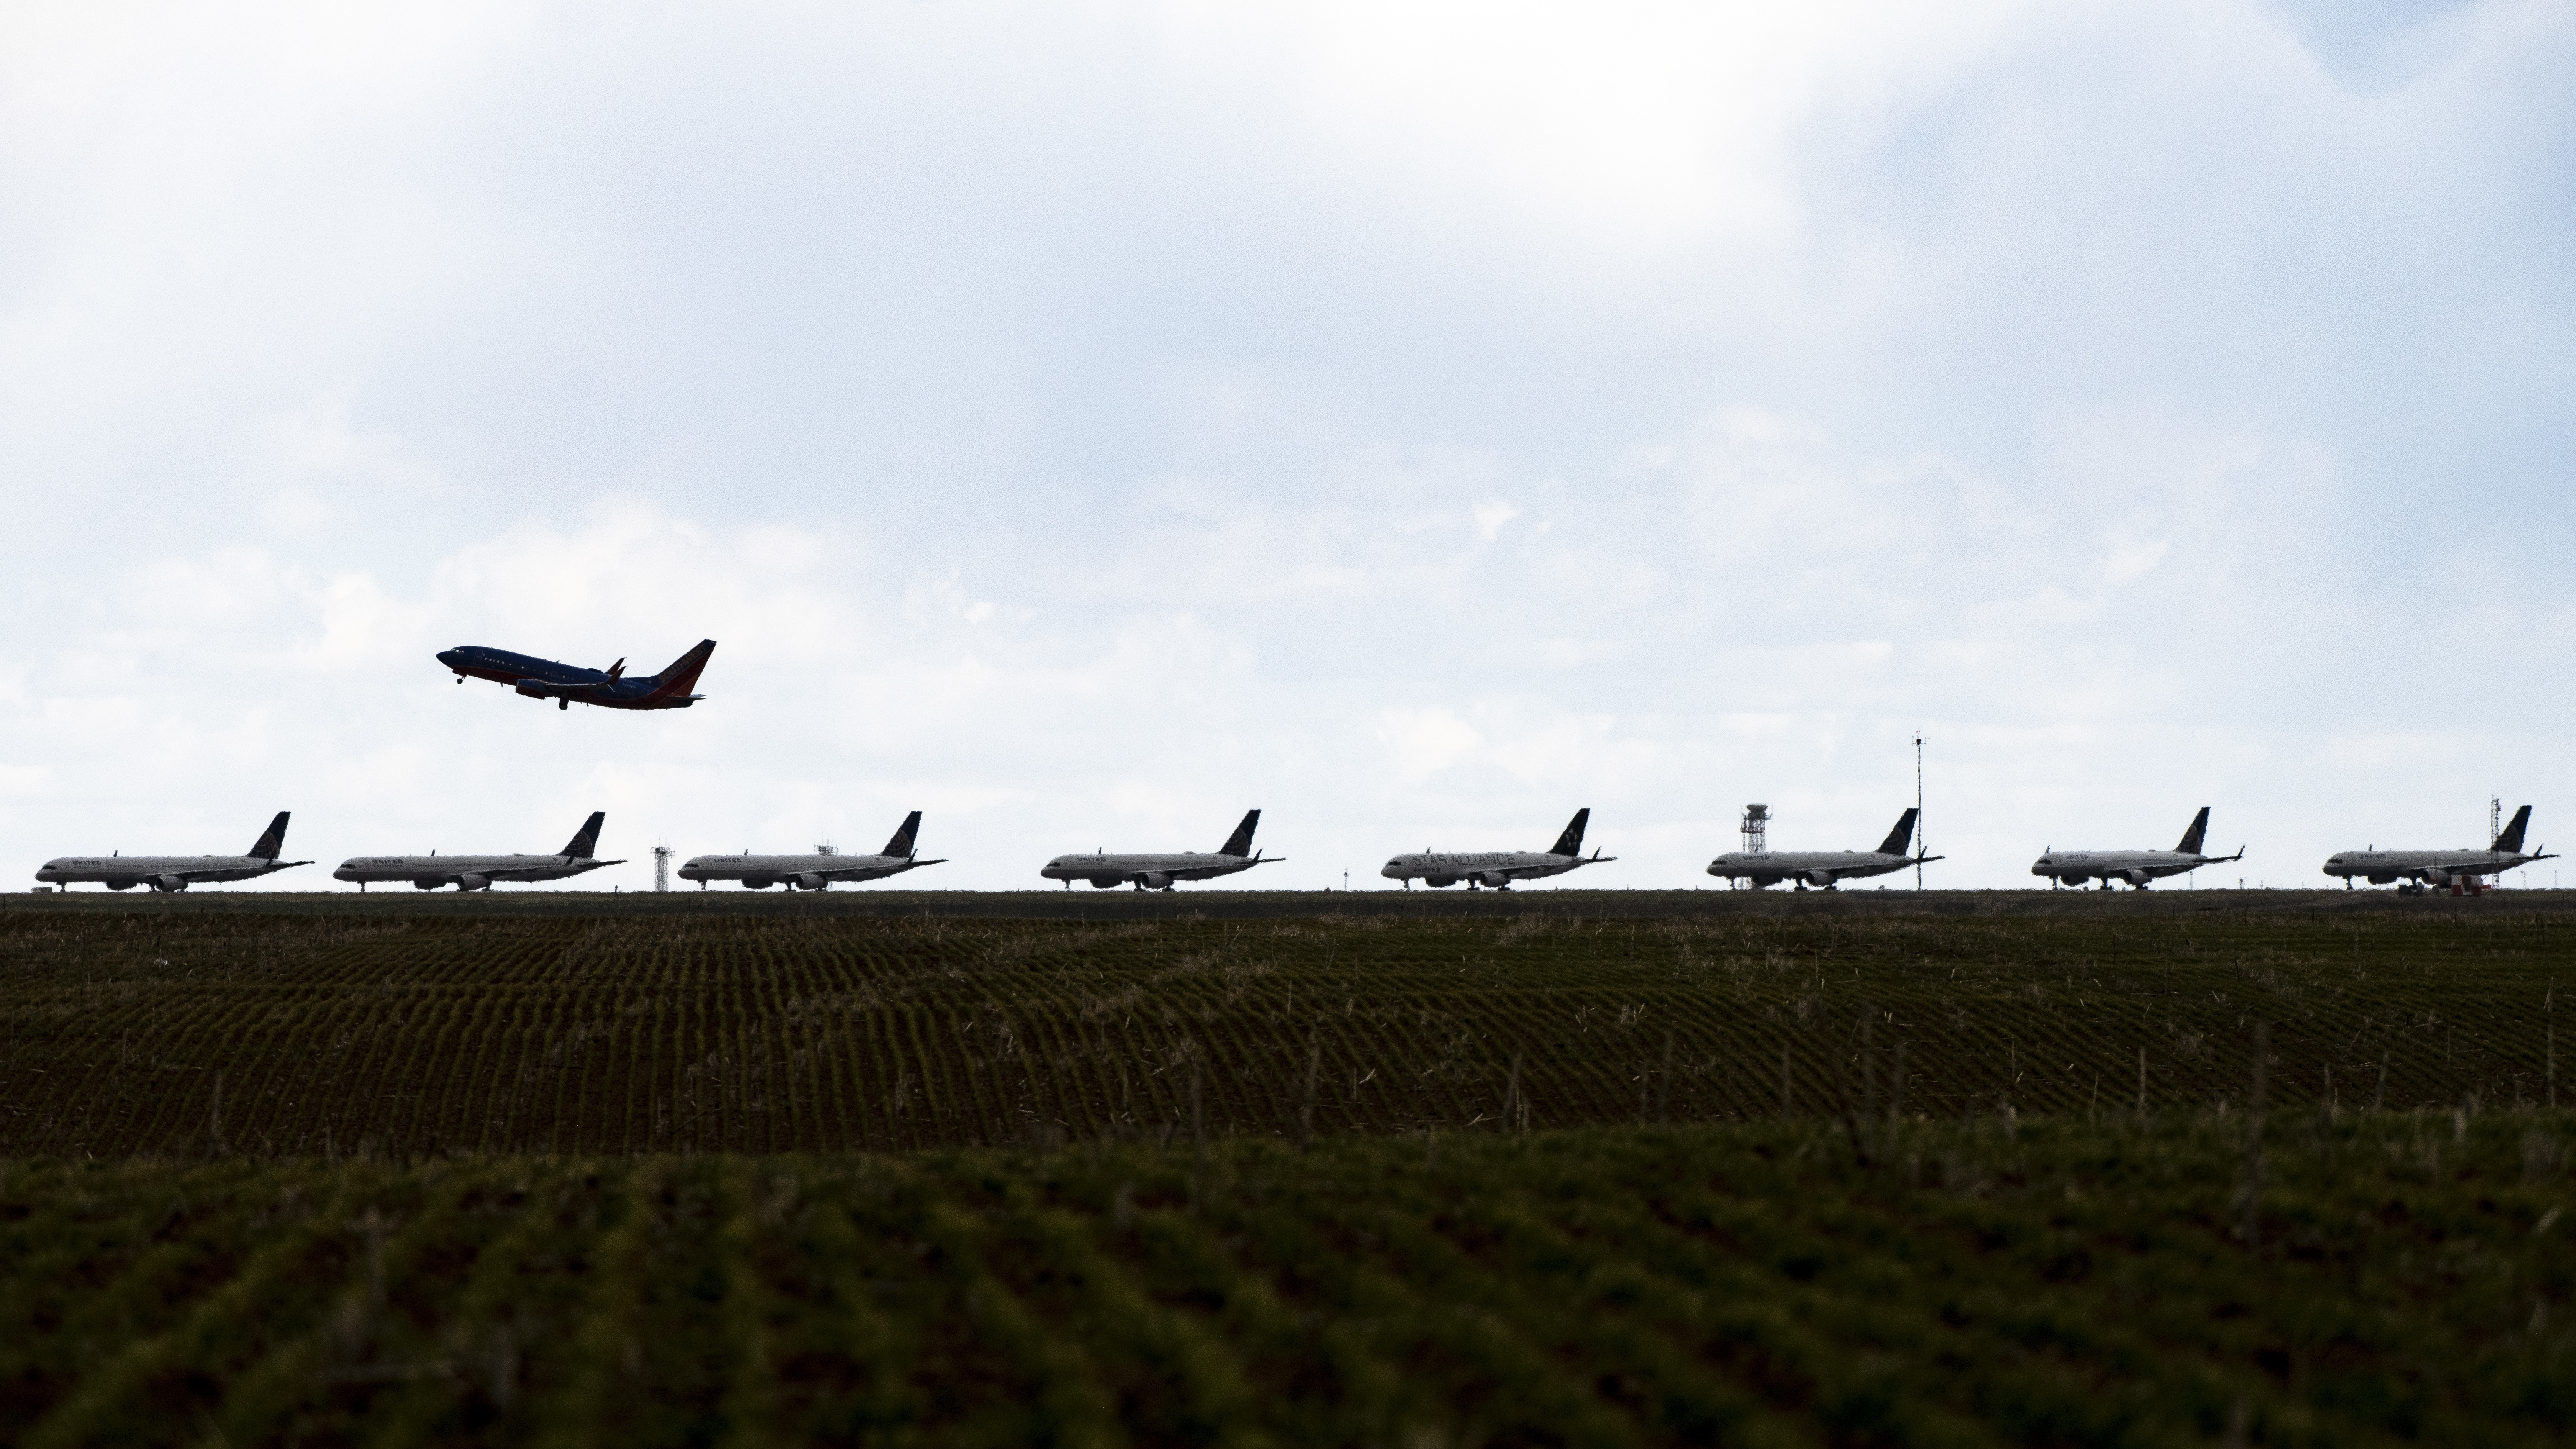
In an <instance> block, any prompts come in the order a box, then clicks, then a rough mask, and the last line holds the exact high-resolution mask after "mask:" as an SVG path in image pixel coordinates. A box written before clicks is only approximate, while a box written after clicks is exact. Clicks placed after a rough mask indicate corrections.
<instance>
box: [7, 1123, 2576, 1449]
mask: <svg viewBox="0 0 2576 1449" xmlns="http://www.w3.org/2000/svg"><path fill="white" fill-rule="evenodd" d="M2571 1127H2576V1114H2568V1115H2562V1114H2550V1113H2545V1112H2529V1113H2521V1114H2511V1113H2491V1114H2485V1115H2482V1116H2478V1117H2475V1118H2472V1117H2470V1116H2468V1115H2466V1114H2465V1113H2461V1112H2456V1111H2454V1112H2440V1113H2424V1112H2418V1113H2384V1114H2376V1115H2373V1114H2341V1113H2338V1114H2334V1115H2332V1116H2329V1115H2328V1114H2326V1113H2323V1112H2315V1113H2308V1112H2301V1113H2297V1114H2283V1113H2278V1112H2276V1113H2272V1114H2269V1115H2268V1116H2267V1117H2266V1118H2265V1119H2263V1121H2262V1122H2261V1124H2260V1126H2259V1130H2257V1129H2256V1128H2254V1127H2252V1126H2249V1123H2248V1120H2247V1119H2245V1118H2243V1117H2241V1116H2240V1117H2237V1118H2234V1119H2231V1120H2230V1121H2228V1122H2223V1123H2222V1122H2218V1121H2216V1120H2214V1119H2195V1120H2188V1121H2185V1120H2172V1119H2169V1120H2166V1121H2164V1122H2161V1123H2148V1124H2140V1123H2137V1122H2135V1121H2133V1120H2127V1119H2108V1120H2105V1121H2101V1122H2095V1123H2086V1122H2083V1121H2081V1120H2077V1119H2048V1120H2041V1119H2022V1120H2017V1121H2016V1120H2012V1119H1985V1120H1979V1121H1968V1122H1939V1123H1933V1122H1915V1121H1894V1122H1891V1121H1886V1120H1881V1121H1877V1122H1872V1123H1866V1124H1863V1123H1859V1122H1854V1123H1851V1124H1841V1123H1827V1122H1804V1123H1781V1122H1770V1123H1760V1124H1752V1125H1737V1126H1717V1125H1696V1126H1672V1127H1625V1128H1616V1129H1593V1130H1587V1131H1571V1132H1536V1133H1532V1134H1530V1135H1527V1136H1521V1135H1517V1134H1515V1135H1510V1136H1500V1135H1485V1134H1468V1133H1454V1132H1452V1133H1421V1134H1416V1135H1414V1136H1411V1137H1378V1138H1347V1139H1341V1140H1337V1141H1328V1142H1319V1143H1317V1144H1316V1145H1315V1146H1313V1147H1312V1148H1311V1149H1308V1150H1304V1151H1301V1150H1299V1149H1296V1148H1294V1147H1291V1146H1288V1145H1285V1144H1280V1143H1271V1142H1258V1141H1254V1142H1242V1141H1238V1142H1232V1143H1227V1142H1204V1143H1202V1142H1195V1141H1189V1140H1182V1141H1176V1142H1175V1143H1173V1144H1172V1145H1170V1146H1168V1147H1165V1146H1159V1145H1140V1144H1134V1143H1105V1142H1095V1143H1089V1144H1084V1145H1081V1146H1077V1147H1069V1148H1064V1149H1059V1150H1054V1151H999V1150H969V1151H951V1152H941V1153H928V1154H913V1155H908V1156H897V1157H888V1156H773V1157H739V1156H723V1155H715V1156H650V1157H621V1158H612V1159H596V1160H582V1159H563V1158H506V1157H465V1158H456V1159H442V1160H434V1161H424V1162H418V1163H415V1164H412V1165H410V1166H408V1167H395V1166H392V1165H388V1164H384V1163H380V1162H379V1163H338V1164H325V1163H320V1162H316V1161H311V1160H298V1161H279V1162H272V1163H256V1164H254V1163H247V1162H243V1161H240V1160H234V1161H229V1162H222V1163H207V1164H181V1163H164V1164H144V1163H119V1164H108V1165H101V1164H91V1163H85V1162H67V1161H59V1160H57V1161H46V1162H19V1163H8V1164H0V1423H7V1424H10V1425H13V1426H16V1431H15V1433H14V1434H13V1438H14V1440H15V1441H16V1442H23V1443H26V1444H29V1445H37V1446H46V1445H74V1444H92V1443H106V1442H123V1443H162V1442H177V1441H181V1440H188V1441H197V1440H213V1439H217V1438H220V1439H221V1440H222V1441H225V1442H232V1443H270V1442H306V1441H312V1440H334V1441H338V1440H355V1439H366V1440H369V1441H371V1442H377V1443H386V1444H412V1443H430V1442H445V1441H450V1440H454V1439H457V1438H464V1437H472V1438H476V1439H479V1440H483V1441H488V1442H514V1443H516V1442H526V1443H555V1442H562V1443H573V1442H580V1443H599V1442H617V1443H621V1444H661V1443H671V1444H678V1443H699V1442H706V1441H709V1440H715V1439H725V1440H729V1441H738V1442H762V1441H773V1442H821V1441H847V1440H858V1439H869V1440H873V1441H877V1442H887V1443H933V1442H936V1443H941V1444H950V1443H960V1444H979V1443H981V1444H996V1445H1000V1444H1024V1443H1034V1442H1063V1443H1101V1444H1108V1443H1120V1442H1126V1441H1129V1440H1144V1441H1152V1442H1189V1443H1234V1444H1260V1443H1349V1442H1416V1443H1435V1442H1436V1443H1457V1444H1464V1443H1481V1442H1581V1443H1586V1444H1604V1445H1616V1444H1623V1443H1640V1444H1642V1443H1658V1442H1676V1441H1692V1442H1728V1443H1749V1444H1763V1443H1776V1444H1808V1443H1827V1442H1831V1443H1882V1444H1948V1443H1972V1442H1973V1443H1983V1442H1993V1441H1997V1440H2002V1441H2008V1442H2025V1443H2041V1442H2052V1443H2087V1444H2126V1443H2138V1444H2147V1443H2156V1444H2161V1443H2172V1442H2181V1441H2203V1440H2211V1439H2218V1438H2222V1437H2228V1436H2230V1435H2233V1436H2234V1437H2235V1438H2237V1439H2238V1440H2239V1441H2240V1442H2262V1443H2280V1442H2299V1443H2319V1444H2328V1443H2332V1444H2371V1443H2383V1442H2385V1443H2395V1442H2411V1443H2428V1442H2429V1443H2441V1444H2542V1443H2560V1442H2565V1440H2566V1438H2567V1436H2569V1435H2570V1434H2571V1433H2576V1372H2571V1370H2576V1362H2571V1348H2576V1322H2571V1314H2576V1303H2571V1301H2570V1299H2571V1294H2576V1247H2571V1245H2570V1234H2569V1231H2568V1226H2567V1225H2565V1224H2563V1221H2562V1213H2563V1208H2564V1205H2565V1204H2566V1202H2567V1200H2568V1198H2569V1196H2570V1193H2571V1187H2576V1184H2571V1181H2570V1179H2569V1178H2568V1176H2567V1163H2566V1160H2565V1159H2566V1154H2565V1147H2566V1139H2567V1134H2568V1132H2569V1130H2570V1128H2571Z"/></svg>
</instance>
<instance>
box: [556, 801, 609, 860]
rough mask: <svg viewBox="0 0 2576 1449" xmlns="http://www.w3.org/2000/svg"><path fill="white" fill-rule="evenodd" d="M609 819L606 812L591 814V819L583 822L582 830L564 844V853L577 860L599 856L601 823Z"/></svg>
mask: <svg viewBox="0 0 2576 1449" xmlns="http://www.w3.org/2000/svg"><path fill="white" fill-rule="evenodd" d="M607 818H608V812H607V811H605V810H593V811H592V812H590V818H589V819H588V820H585V821H583V822H582V823H581V828H580V829H579V830H576V831H574V832H573V833H572V839H570V840H568V841H565V842H564V848H563V853H564V854H566V855H569V856H571V857H572V858H573V859H575V860H588V859H590V858H591V857H592V856H593V855H596V854H598V853H599V823H600V822H601V821H603V820H606V819H607Z"/></svg>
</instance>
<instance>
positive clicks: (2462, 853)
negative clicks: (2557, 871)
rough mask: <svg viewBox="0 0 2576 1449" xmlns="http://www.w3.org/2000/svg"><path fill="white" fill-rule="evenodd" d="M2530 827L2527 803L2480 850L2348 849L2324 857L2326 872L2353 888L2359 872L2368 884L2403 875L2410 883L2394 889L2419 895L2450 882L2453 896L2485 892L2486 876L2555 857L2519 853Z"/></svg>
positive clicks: (2392, 879) (2529, 812) (2389, 880)
mask: <svg viewBox="0 0 2576 1449" xmlns="http://www.w3.org/2000/svg"><path fill="white" fill-rule="evenodd" d="M2530 826H2531V807H2530V806H2528V805H2525V806H2523V807H2522V808H2521V809H2519V810H2516V811H2515V812H2513V823H2511V824H2509V825H2507V826H2505V828H2504V829H2503V831H2501V832H2500V833H2498V834H2497V836H2496V838H2495V841H2494V843H2493V844H2490V845H2489V846H2488V847H2487V848H2486V849H2484V850H2347V851H2345V852H2343V853H2342V854H2340V855H2332V856H2328V857H2327V858H2326V874H2328V875H2339V876H2342V877H2343V888H2344V889H2345V890H2350V889H2352V878H2353V877H2354V876H2360V877H2361V878H2362V879H2364V880H2366V881H2369V882H2370V883H2371V884H2372V885H2386V884H2388V883H2389V882H2391V881H2394V880H2398V879H2401V878H2402V879H2405V880H2407V881H2410V882H2412V884H2409V885H2402V886H2399V887H2398V889H2399V890H2401V891H2406V892H2409V893H2411V894H2415V895H2422V894H2423V893H2424V891H2425V889H2426V888H2427V887H2430V886H2449V887H2450V888H2451V894H2453V895H2472V896H2477V895H2484V894H2486V890H2487V887H2486V882H2485V880H2484V877H2486V876H2491V875H2500V874H2502V873H2503V872H2505V871H2508V870H2512V869H2513V868H2514V867H2516V866H2523V865H2529V864H2531V863H2532V862H2533V861H2535V860H2556V859H2557V858H2558V857H2556V856H2554V855H2546V854H2541V853H2538V852H2534V853H2533V854H2530V855H2525V854H2523V853H2522V833H2523V831H2525V830H2527V829H2529V828H2530Z"/></svg>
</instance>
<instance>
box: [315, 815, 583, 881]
mask: <svg viewBox="0 0 2576 1449" xmlns="http://www.w3.org/2000/svg"><path fill="white" fill-rule="evenodd" d="M607 818H608V812H607V811H605V810H593V811H592V812H590V818H589V819H588V820H586V821H583V822H582V827H581V828H580V829H579V830H576V831H574V832H573V834H572V839H570V840H568V841H565V842H564V848H563V849H562V850H561V851H560V852H558V853H556V854H554V855H359V856H352V857H350V858H349V859H347V860H344V861H342V862H340V868H339V869H338V870H335V871H333V872H331V878H332V879H333V880H353V881H356V882H357V883H358V889H360V890H365V889H366V888H367V883H368V882H369V881H379V882H381V881H397V880H400V881H409V882H411V883H412V885H413V886H415V887H417V888H419V889H421V890H425V891H434V890H436V889H438V888H439V887H440V886H447V885H452V886H454V887H456V888H457V889H458V890H460V891H480V890H490V889H491V888H492V884H493V882H495V881H537V880H562V879H563V878H564V877H565V876H568V875H580V874H582V873H583V872H585V871H593V870H597V869H599V868H600V867H601V866H603V865H624V864H625V863H626V862H624V861H622V860H593V859H591V855H590V853H591V852H592V851H594V850H596V849H598V848H599V824H600V822H601V821H603V820H606V819H607Z"/></svg>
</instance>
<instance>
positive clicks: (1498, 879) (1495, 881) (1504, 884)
mask: <svg viewBox="0 0 2576 1449" xmlns="http://www.w3.org/2000/svg"><path fill="white" fill-rule="evenodd" d="M1476 879H1478V880H1480V881H1483V882H1484V883H1485V884H1486V885H1488V886H1491V887H1493V888H1494V889H1495V890H1498V891H1507V890H1510V889H1511V888H1512V878H1511V877H1510V876H1507V875H1505V874H1503V873H1502V872H1501V871H1499V870H1489V871H1486V872H1484V873H1483V874H1481V875H1479V876H1477V877H1476Z"/></svg>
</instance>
